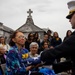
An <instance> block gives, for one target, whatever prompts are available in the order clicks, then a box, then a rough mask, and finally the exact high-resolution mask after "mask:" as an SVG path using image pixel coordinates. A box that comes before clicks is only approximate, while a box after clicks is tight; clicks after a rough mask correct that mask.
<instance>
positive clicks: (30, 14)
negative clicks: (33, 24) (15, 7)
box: [27, 9, 33, 17]
mask: <svg viewBox="0 0 75 75" xmlns="http://www.w3.org/2000/svg"><path fill="white" fill-rule="evenodd" d="M27 13H29V16H28V17H31V13H33V11H31V9H29V11H27Z"/></svg>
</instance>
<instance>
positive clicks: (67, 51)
mask: <svg viewBox="0 0 75 75" xmlns="http://www.w3.org/2000/svg"><path fill="white" fill-rule="evenodd" d="M61 57H71V61H72V63H73V64H72V71H73V74H72V75H75V31H74V32H73V33H72V35H71V36H70V37H69V38H68V39H66V40H65V41H64V42H63V43H62V44H60V45H59V46H57V47H55V48H54V49H50V50H46V51H44V52H43V53H42V54H41V60H42V61H45V62H49V63H50V64H52V62H53V60H55V59H57V58H61Z"/></svg>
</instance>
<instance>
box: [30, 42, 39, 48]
mask: <svg viewBox="0 0 75 75" xmlns="http://www.w3.org/2000/svg"><path fill="white" fill-rule="evenodd" d="M33 45H37V48H39V45H38V43H36V42H32V43H31V44H30V46H29V47H30V48H31V47H32V46H33Z"/></svg>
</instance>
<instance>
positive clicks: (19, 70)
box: [6, 31, 31, 75]
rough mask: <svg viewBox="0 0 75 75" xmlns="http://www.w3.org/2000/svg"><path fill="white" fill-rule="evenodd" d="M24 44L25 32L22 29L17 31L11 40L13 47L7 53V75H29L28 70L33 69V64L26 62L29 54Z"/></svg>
mask: <svg viewBox="0 0 75 75" xmlns="http://www.w3.org/2000/svg"><path fill="white" fill-rule="evenodd" d="M24 44H25V36H24V34H23V33H22V32H20V31H15V32H14V33H13V35H12V37H11V40H10V46H11V48H10V50H9V52H8V54H7V60H6V67H7V72H6V75H27V72H28V71H29V70H30V69H31V66H27V65H26V64H25V60H26V59H27V58H28V57H29V56H28V50H27V49H25V47H24Z"/></svg>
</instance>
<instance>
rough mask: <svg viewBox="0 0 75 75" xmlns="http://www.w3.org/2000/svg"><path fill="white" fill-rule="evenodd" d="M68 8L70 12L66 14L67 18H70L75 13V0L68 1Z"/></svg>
mask: <svg viewBox="0 0 75 75" xmlns="http://www.w3.org/2000/svg"><path fill="white" fill-rule="evenodd" d="M67 5H68V8H69V14H68V15H67V16H66V18H67V19H70V18H71V17H72V15H73V13H75V0H71V1H69V2H68V3H67Z"/></svg>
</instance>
